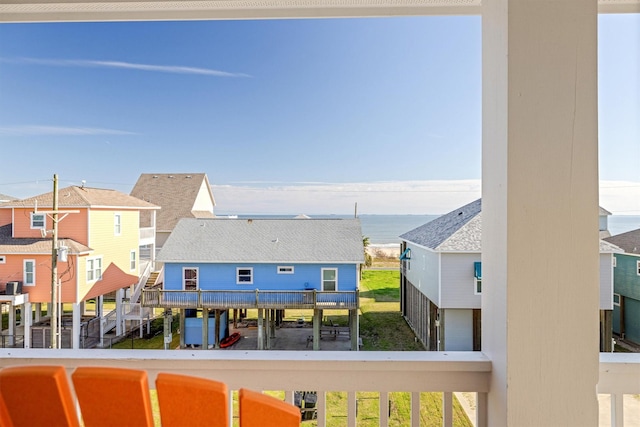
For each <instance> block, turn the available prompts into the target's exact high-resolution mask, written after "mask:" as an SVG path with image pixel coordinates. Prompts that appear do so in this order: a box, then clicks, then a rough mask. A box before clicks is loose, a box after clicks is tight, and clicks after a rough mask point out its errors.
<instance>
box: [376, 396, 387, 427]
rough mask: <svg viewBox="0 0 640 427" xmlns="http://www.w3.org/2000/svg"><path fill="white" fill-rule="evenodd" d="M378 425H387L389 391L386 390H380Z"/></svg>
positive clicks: (384, 426) (385, 426) (382, 426)
mask: <svg viewBox="0 0 640 427" xmlns="http://www.w3.org/2000/svg"><path fill="white" fill-rule="evenodd" d="M378 400H379V402H380V414H379V416H380V427H389V393H388V392H386V391H381V392H380V397H379V399H378Z"/></svg>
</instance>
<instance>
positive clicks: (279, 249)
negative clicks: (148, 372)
mask: <svg viewBox="0 0 640 427" xmlns="http://www.w3.org/2000/svg"><path fill="white" fill-rule="evenodd" d="M158 261H160V262H163V263H164V280H163V289H162V290H146V291H145V292H144V304H145V305H147V306H153V307H163V308H165V309H179V310H180V316H181V319H182V320H183V321H182V322H181V327H183V328H185V330H183V331H181V332H182V334H181V339H182V340H183V341H184V342H181V345H200V346H202V348H207V347H208V344H209V343H212V344H213V343H215V345H216V346H218V344H219V342H220V339H222V338H223V337H224V336H225V334H226V331H227V324H228V318H227V316H228V314H227V313H228V312H229V310H238V309H247V308H254V309H258V349H263V348H268V347H269V345H268V338H267V337H268V336H274V334H275V320H276V318H277V317H278V316H279V312H280V311H281V310H285V309H293V308H295V309H312V310H314V340H313V342H314V349H319V343H320V339H319V338H320V325H321V321H322V313H323V311H325V310H345V309H346V310H349V318H350V324H349V328H350V331H349V332H350V337H351V341H352V349H354V350H357V343H358V315H357V310H358V286H359V280H360V276H359V266H360V264H362V263H363V262H364V248H363V244H362V230H361V226H360V220H358V219H223V218H220V219H217V218H213V219H194V218H187V219H183V220H181V221H180V222H179V223H178V225H177V226H176V228H175V229H174V230H173V232H172V233H171V235H170V236H169V238H168V239H167V241H166V242H165V244H164V246H163V248H162V250H161V251H160V253H159V254H158ZM203 319H209V321H208V322H204V321H203ZM216 325H218V327H216ZM265 329H268V333H265Z"/></svg>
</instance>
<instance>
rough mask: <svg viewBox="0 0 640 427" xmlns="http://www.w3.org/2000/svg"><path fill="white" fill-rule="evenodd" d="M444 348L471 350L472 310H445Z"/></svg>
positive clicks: (447, 349) (449, 349) (448, 349)
mask: <svg viewBox="0 0 640 427" xmlns="http://www.w3.org/2000/svg"><path fill="white" fill-rule="evenodd" d="M444 318H445V322H444V328H445V333H444V336H445V337H446V338H445V343H444V345H445V350H446V351H473V310H453V309H447V310H445V316H444Z"/></svg>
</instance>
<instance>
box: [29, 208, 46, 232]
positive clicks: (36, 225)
mask: <svg viewBox="0 0 640 427" xmlns="http://www.w3.org/2000/svg"><path fill="white" fill-rule="evenodd" d="M44 226H45V219H44V214H40V213H35V212H31V228H32V229H43V228H44Z"/></svg>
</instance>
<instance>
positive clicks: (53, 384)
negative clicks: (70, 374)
mask: <svg viewBox="0 0 640 427" xmlns="http://www.w3.org/2000/svg"><path fill="white" fill-rule="evenodd" d="M0 395H1V396H2V401H3V402H4V409H6V413H5V416H7V418H8V420H5V419H4V416H3V415H2V414H0V422H1V423H2V425H3V426H5V425H6V426H10V427H11V426H12V427H23V426H24V427H37V426H47V427H48V426H68V427H78V426H79V422H78V417H77V415H76V411H75V405H74V401H73V396H72V394H71V388H70V386H69V380H68V378H67V373H66V371H65V369H64V367H62V366H9V367H6V368H4V369H2V370H0ZM0 412H1V410H0Z"/></svg>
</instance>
